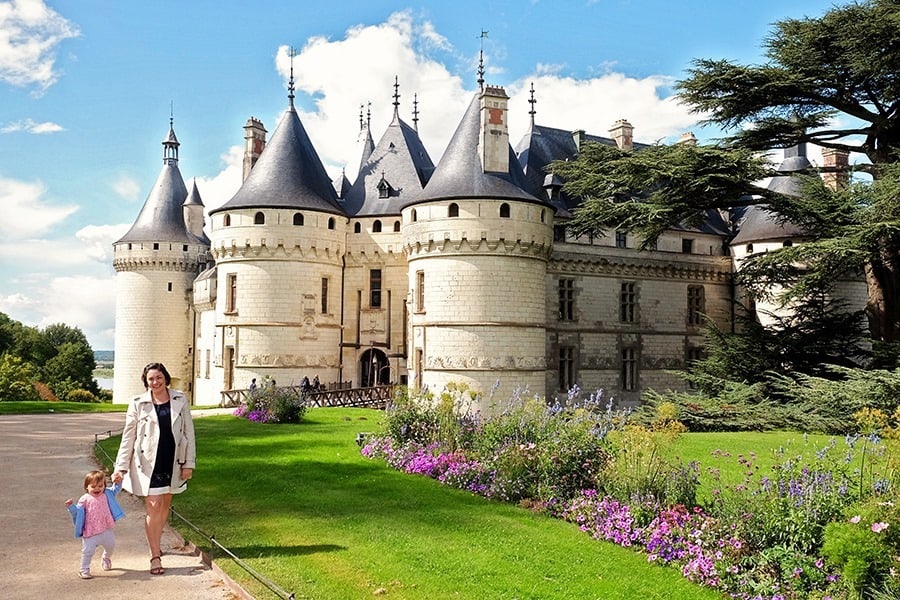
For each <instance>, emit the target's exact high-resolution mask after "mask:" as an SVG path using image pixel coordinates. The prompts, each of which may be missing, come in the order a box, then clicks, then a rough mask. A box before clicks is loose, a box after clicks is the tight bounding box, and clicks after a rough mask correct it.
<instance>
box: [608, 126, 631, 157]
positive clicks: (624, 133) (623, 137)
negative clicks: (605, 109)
mask: <svg viewBox="0 0 900 600" xmlns="http://www.w3.org/2000/svg"><path fill="white" fill-rule="evenodd" d="M632 133H634V125H632V124H631V123H629V122H628V121H627V120H626V119H619V120H618V121H616V122H615V123H613V126H612V128H611V129H610V130H609V134H610V135H611V136H612V139H614V140H615V141H616V146H618V147H619V150H631V149H632V148H634V144H633V143H632V140H631V134H632Z"/></svg>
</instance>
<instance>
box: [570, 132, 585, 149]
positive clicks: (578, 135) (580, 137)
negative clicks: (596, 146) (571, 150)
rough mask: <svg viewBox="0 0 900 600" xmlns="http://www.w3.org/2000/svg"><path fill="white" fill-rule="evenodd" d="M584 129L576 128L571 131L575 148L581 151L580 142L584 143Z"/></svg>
mask: <svg viewBox="0 0 900 600" xmlns="http://www.w3.org/2000/svg"><path fill="white" fill-rule="evenodd" d="M584 135H585V134H584V129H576V130H575V131H573V132H572V141H573V142H575V150H577V151H578V152H581V144H583V143H584Z"/></svg>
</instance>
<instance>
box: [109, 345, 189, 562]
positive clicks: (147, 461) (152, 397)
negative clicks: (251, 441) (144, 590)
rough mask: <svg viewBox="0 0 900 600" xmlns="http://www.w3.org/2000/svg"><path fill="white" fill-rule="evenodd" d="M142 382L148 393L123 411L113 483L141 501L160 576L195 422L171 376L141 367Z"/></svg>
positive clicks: (184, 486) (184, 480) (154, 367)
mask: <svg viewBox="0 0 900 600" xmlns="http://www.w3.org/2000/svg"><path fill="white" fill-rule="evenodd" d="M141 381H143V382H144V388H145V389H146V390H147V391H146V392H144V393H143V394H141V395H140V396H138V397H137V398H135V399H134V400H132V401H131V404H130V405H129V407H128V412H127V413H126V415H125V429H124V430H123V431H122V443H121V444H120V445H119V453H118V455H117V456H116V465H115V469H116V470H115V473H113V477H112V479H113V482H115V483H118V482H120V481H122V482H123V485H122V487H124V488H125V490H126V491H128V492H131V493H132V494H134V495H136V496H144V497H145V498H146V499H145V504H146V510H147V517H146V523H145V530H146V532H147V543H148V544H149V546H150V557H151V558H150V573H151V574H153V575H162V574H163V573H165V569H163V566H162V559H161V556H162V549H161V548H160V546H161V545H162V532H163V527H165V524H166V521H167V520H168V518H169V508H170V507H171V506H172V494H180V493H181V492H183V491H184V490H185V489H187V481H188V479H190V478H191V476H192V475H193V472H194V466H195V460H196V446H195V445H194V422H193V421H192V420H191V407H190V405H189V404H188V401H187V398H185V396H184V394H183V393H182V392H179V391H177V390H170V389H169V385H170V384H171V383H172V377H171V376H170V375H169V372H168V371H167V370H166V368H165V367H164V366H163V365H162V364H161V363H150V364H149V365H147V366H146V367H144V372H143V373H142V374H141ZM126 475H128V477H125V476H126ZM123 480H124V481H123Z"/></svg>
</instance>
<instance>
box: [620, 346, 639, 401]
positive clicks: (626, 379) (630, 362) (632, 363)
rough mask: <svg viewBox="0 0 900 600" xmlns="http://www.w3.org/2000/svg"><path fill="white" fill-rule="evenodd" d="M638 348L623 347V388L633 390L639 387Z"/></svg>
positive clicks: (627, 390) (628, 390)
mask: <svg viewBox="0 0 900 600" xmlns="http://www.w3.org/2000/svg"><path fill="white" fill-rule="evenodd" d="M637 375H638V372H637V350H635V349H634V348H623V349H622V389H623V390H625V391H626V392H631V391H634V390H636V389H637Z"/></svg>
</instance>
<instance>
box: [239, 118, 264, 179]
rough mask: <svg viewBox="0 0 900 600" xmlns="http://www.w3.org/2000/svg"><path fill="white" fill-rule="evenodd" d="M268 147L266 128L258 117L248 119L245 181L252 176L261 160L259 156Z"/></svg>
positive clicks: (245, 134) (245, 137) (245, 146)
mask: <svg viewBox="0 0 900 600" xmlns="http://www.w3.org/2000/svg"><path fill="white" fill-rule="evenodd" d="M265 147H266V128H265V127H263V124H262V121H260V120H259V119H257V118H256V117H250V118H249V119H247V124H246V125H244V180H246V179H247V177H249V176H250V170H251V169H253V166H254V165H255V164H256V161H257V160H259V155H260V154H262V151H263V150H264V149H265Z"/></svg>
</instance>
